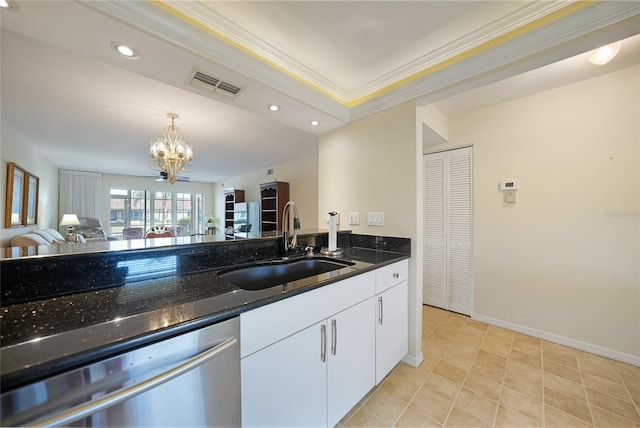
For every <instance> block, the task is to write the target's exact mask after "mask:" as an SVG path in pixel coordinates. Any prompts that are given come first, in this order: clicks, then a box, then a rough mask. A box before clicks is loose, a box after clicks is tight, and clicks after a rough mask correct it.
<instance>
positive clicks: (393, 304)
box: [376, 281, 409, 385]
mask: <svg viewBox="0 0 640 428" xmlns="http://www.w3.org/2000/svg"><path fill="white" fill-rule="evenodd" d="M376 300H377V302H376V303H377V311H376V317H377V318H376V385H377V384H379V383H380V382H381V381H382V379H384V377H385V376H386V375H387V374H388V373H389V372H390V371H391V369H393V368H394V367H395V365H396V364H398V362H399V361H400V360H402V357H404V356H405V355H406V354H407V352H408V351H409V318H408V305H409V303H408V283H407V281H403V282H401V283H400V284H398V285H396V286H394V287H392V288H390V289H388V290H387V291H385V292H383V293H380V294H378V295H377V297H376Z"/></svg>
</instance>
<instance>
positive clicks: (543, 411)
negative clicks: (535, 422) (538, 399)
mask: <svg viewBox="0 0 640 428" xmlns="http://www.w3.org/2000/svg"><path fill="white" fill-rule="evenodd" d="M540 382H542V385H540V386H541V388H542V428H546V426H547V409H546V407H547V406H546V405H545V401H544V398H545V396H544V340H542V339H541V340H540Z"/></svg>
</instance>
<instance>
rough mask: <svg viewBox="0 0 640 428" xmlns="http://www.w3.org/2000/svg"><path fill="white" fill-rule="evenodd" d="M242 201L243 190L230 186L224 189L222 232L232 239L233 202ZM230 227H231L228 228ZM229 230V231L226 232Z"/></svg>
mask: <svg viewBox="0 0 640 428" xmlns="http://www.w3.org/2000/svg"><path fill="white" fill-rule="evenodd" d="M238 202H244V190H239V189H234V188H233V187H230V188H228V189H224V234H225V236H227V237H228V238H230V239H233V234H234V232H233V219H234V215H235V204H236V203H238ZM229 227H231V229H228V228H229ZM227 230H230V231H231V232H230V233H227Z"/></svg>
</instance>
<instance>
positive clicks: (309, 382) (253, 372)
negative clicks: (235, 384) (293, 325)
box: [241, 322, 327, 427]
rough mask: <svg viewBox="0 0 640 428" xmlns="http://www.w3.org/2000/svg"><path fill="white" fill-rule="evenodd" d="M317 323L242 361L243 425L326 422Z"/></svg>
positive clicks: (324, 369)
mask: <svg viewBox="0 0 640 428" xmlns="http://www.w3.org/2000/svg"><path fill="white" fill-rule="evenodd" d="M321 325H322V326H325V327H326V324H325V322H322V323H318V324H314V325H312V326H310V327H307V328H306V329H304V330H302V331H300V332H298V333H296V334H294V335H292V336H289V337H287V338H285V339H283V340H281V341H279V342H277V343H274V344H273V345H271V346H269V347H267V348H265V349H262V350H261V351H260V352H256V353H255V354H252V355H250V356H248V357H245V358H243V359H242V361H241V370H242V371H241V373H242V377H241V379H242V425H243V426H272V427H278V426H298V427H303V426H327V388H326V383H327V378H326V370H327V369H326V363H324V362H322V361H321V359H320V352H321V346H320V345H321V343H320V337H321V331H320V328H321Z"/></svg>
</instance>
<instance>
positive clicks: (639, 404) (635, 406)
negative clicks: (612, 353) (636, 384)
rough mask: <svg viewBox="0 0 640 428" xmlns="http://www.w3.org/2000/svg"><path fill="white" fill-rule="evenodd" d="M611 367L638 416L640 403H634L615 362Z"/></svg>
mask: <svg viewBox="0 0 640 428" xmlns="http://www.w3.org/2000/svg"><path fill="white" fill-rule="evenodd" d="M613 369H614V370H615V371H616V374H617V375H618V379H620V382H621V383H622V386H623V387H624V390H625V391H626V392H627V396H628V397H629V398H630V399H631V405H632V406H633V407H634V408H635V409H636V413H637V414H638V417H639V418H640V403H638V404H636V402H635V400H634V399H633V396H632V395H631V391H629V388H628V387H627V384H626V383H625V381H624V378H623V377H622V375H621V374H620V371H619V370H618V368H617V367H616V366H615V363H614V366H613ZM596 407H598V406H596ZM605 410H606V409H605Z"/></svg>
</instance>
